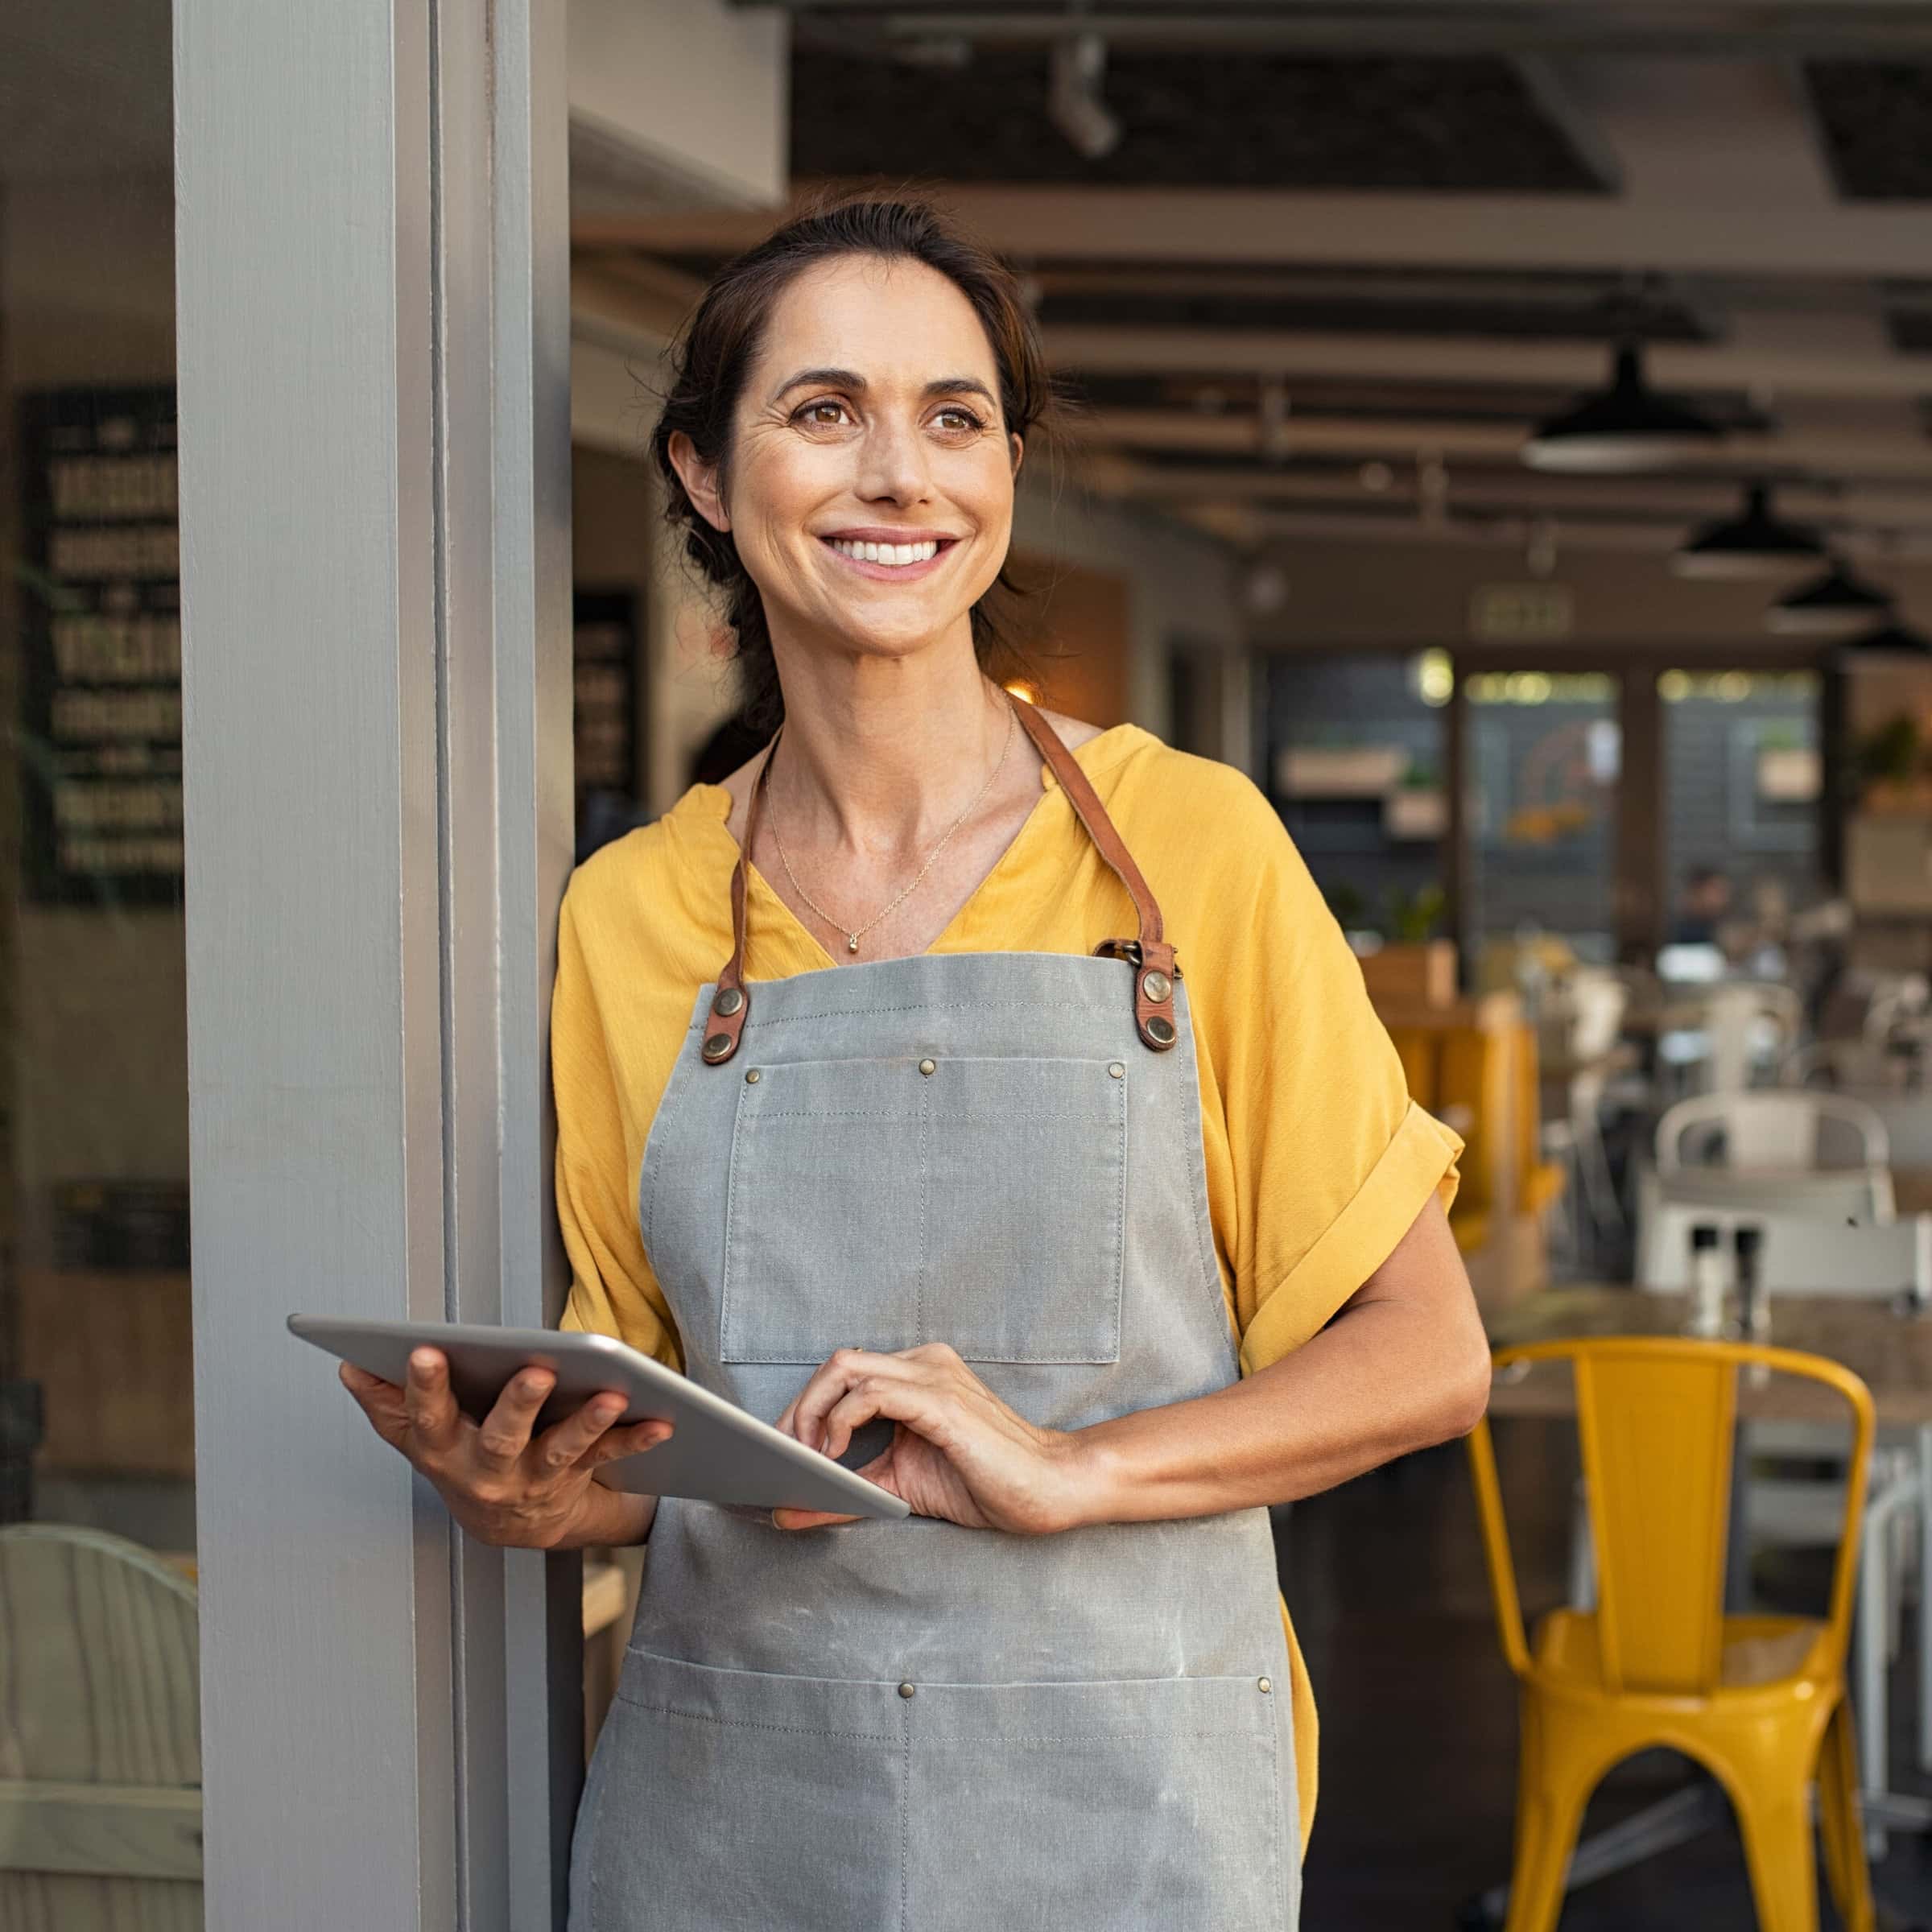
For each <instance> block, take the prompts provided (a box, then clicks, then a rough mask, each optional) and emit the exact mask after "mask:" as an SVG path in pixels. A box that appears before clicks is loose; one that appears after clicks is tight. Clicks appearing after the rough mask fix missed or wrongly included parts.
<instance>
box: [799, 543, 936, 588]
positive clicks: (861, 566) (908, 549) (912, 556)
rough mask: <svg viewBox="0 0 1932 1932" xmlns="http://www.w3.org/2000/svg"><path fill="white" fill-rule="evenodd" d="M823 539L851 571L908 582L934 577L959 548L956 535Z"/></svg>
mask: <svg viewBox="0 0 1932 1932" xmlns="http://www.w3.org/2000/svg"><path fill="white" fill-rule="evenodd" d="M819 542H820V543H823V544H824V546H825V547H826V548H827V549H828V551H831V552H832V555H834V556H835V557H836V558H837V559H839V561H840V563H841V564H844V566H845V568H847V569H848V570H852V571H856V572H858V574H859V575H860V576H866V577H870V578H872V579H873V580H875V581H876V582H879V583H900V584H902V583H906V582H909V581H910V580H914V579H917V578H922V577H926V576H931V573H932V572H934V571H935V570H937V569H938V568H939V566H940V565H941V564H943V563H944V562H945V561H946V557H947V552H948V551H952V550H955V549H956V548H957V547H958V545H959V539H957V538H956V537H939V536H931V535H927V536H914V535H907V536H906V537H905V538H903V539H898V540H896V541H887V540H886V539H884V538H882V537H881V538H879V539H874V538H873V536H871V535H865V536H864V537H857V536H852V537H848V536H844V535H840V536H836V537H821V538H819Z"/></svg>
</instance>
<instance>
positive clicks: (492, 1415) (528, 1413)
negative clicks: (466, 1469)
mask: <svg viewBox="0 0 1932 1932" xmlns="http://www.w3.org/2000/svg"><path fill="white" fill-rule="evenodd" d="M555 1386H556V1377H555V1376H553V1375H552V1374H551V1373H550V1371H549V1370H548V1369H537V1368H530V1369H518V1371H517V1373H515V1374H514V1375H513V1376H512V1377H510V1380H509V1381H507V1382H506V1383H505V1384H504V1385H503V1389H502V1393H501V1394H499V1395H498V1396H497V1399H496V1401H495V1402H493V1403H492V1404H491V1406H490V1411H489V1414H488V1415H486V1416H485V1417H484V1418H483V1421H482V1425H481V1427H480V1428H479V1429H478V1430H477V1460H478V1461H479V1462H481V1463H486V1464H488V1465H489V1467H490V1468H498V1469H506V1468H509V1467H510V1464H511V1463H514V1462H516V1461H517V1460H518V1459H519V1458H520V1457H521V1456H522V1454H523V1451H525V1450H526V1449H527V1448H528V1447H530V1429H531V1427H532V1426H533V1425H534V1424H535V1422H536V1419H537V1411H538V1410H539V1409H541V1408H542V1407H543V1403H544V1400H545V1398H546V1397H547V1396H548V1395H549V1393H550V1392H551V1389H554V1388H555ZM622 1408H623V1405H622V1404H621V1402H620V1403H619V1405H618V1410H619V1413H620V1414H621V1412H622Z"/></svg>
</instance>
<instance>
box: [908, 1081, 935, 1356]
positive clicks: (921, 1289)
mask: <svg viewBox="0 0 1932 1932" xmlns="http://www.w3.org/2000/svg"><path fill="white" fill-rule="evenodd" d="M919 1087H920V1093H919V1274H918V1275H917V1276H916V1277H915V1278H914V1282H913V1304H912V1309H913V1327H912V1332H913V1334H914V1337H915V1338H916V1339H917V1341H918V1343H919V1344H920V1345H921V1346H923V1344H924V1343H925V1340H926V1269H927V1263H928V1262H929V1261H931V1204H932V1163H931V1140H932V1083H931V1081H930V1080H921V1081H920V1083H919Z"/></svg>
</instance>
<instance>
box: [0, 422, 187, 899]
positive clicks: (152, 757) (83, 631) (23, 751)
mask: <svg viewBox="0 0 1932 1932" xmlns="http://www.w3.org/2000/svg"><path fill="white" fill-rule="evenodd" d="M20 430H21V435H20V450H21V456H22V468H21V474H22V483H23V505H22V510H23V516H22V530H23V539H24V544H23V548H24V552H25V558H24V561H25V565H26V568H25V572H24V576H23V582H22V584H20V586H19V593H20V594H19V609H20V613H21V618H22V625H23V638H22V660H21V664H22V679H21V725H22V732H21V745H20V757H21V783H22V786H23V801H22V803H23V811H24V815H25V833H26V838H25V847H24V862H25V867H26V879H25V881H24V883H25V889H26V892H27V896H28V897H29V898H33V899H36V900H39V901H42V902H54V903H65V904H89V903H108V902H113V903H117V904H134V905H151V906H152V905H169V906H171V905H175V904H178V903H179V902H180V896H181V591H180V564H179V561H178V557H179V543H178V539H177V535H176V525H175V392H174V390H173V389H172V387H171V386H149V387H142V388H96V387H90V388H86V389H72V390H67V389H61V390H35V391H30V392H29V393H28V394H27V395H26V396H25V397H24V398H23V400H22V403H21V414H20Z"/></svg>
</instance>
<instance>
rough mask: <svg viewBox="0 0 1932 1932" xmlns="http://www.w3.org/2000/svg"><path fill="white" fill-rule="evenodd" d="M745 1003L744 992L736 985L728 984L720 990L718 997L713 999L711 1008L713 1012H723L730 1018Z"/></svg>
mask: <svg viewBox="0 0 1932 1932" xmlns="http://www.w3.org/2000/svg"><path fill="white" fill-rule="evenodd" d="M744 1004H745V995H744V993H743V992H742V991H741V989H739V988H737V987H736V986H726V987H724V988H722V989H720V992H719V993H718V997H716V999H715V1000H713V1001H712V1003H711V1009H712V1012H713V1013H722V1014H723V1015H724V1016H725V1018H726V1019H729V1018H731V1016H732V1015H733V1013H736V1012H737V1009H739V1008H740V1007H741V1006H742V1005H744Z"/></svg>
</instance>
